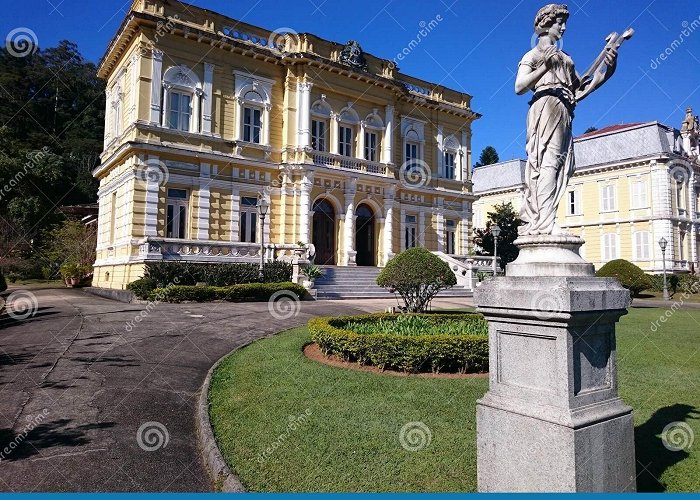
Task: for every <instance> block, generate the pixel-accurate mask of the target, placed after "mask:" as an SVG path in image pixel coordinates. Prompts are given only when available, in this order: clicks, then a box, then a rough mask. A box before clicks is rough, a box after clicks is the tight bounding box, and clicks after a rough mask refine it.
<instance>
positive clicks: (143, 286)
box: [126, 278, 157, 299]
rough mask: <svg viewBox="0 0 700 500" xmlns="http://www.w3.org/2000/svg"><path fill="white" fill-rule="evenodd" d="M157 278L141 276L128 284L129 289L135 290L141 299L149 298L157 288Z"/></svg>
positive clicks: (135, 293)
mask: <svg viewBox="0 0 700 500" xmlns="http://www.w3.org/2000/svg"><path fill="white" fill-rule="evenodd" d="M156 286H157V284H156V280H154V279H152V278H140V279H137V280H136V281H132V282H131V283H129V284H128V285H126V289H127V290H131V291H132V292H134V295H136V296H137V297H138V298H139V299H147V298H148V296H149V295H150V294H151V292H152V291H153V290H155V289H156Z"/></svg>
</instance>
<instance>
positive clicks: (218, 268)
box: [144, 261, 292, 287]
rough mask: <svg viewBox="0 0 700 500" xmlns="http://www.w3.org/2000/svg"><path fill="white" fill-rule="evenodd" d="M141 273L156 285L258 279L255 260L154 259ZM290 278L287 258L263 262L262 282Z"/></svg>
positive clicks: (288, 279)
mask: <svg viewBox="0 0 700 500" xmlns="http://www.w3.org/2000/svg"><path fill="white" fill-rule="evenodd" d="M144 274H145V276H146V277H148V278H151V279H153V280H155V282H156V283H158V285H159V286H161V287H165V286H167V285H168V284H176V285H185V286H186V285H196V284H197V283H206V284H207V285H210V286H230V285H238V284H241V283H259V282H260V271H259V266H258V264H253V263H247V262H237V263H226V264H201V263H194V262H181V261H178V262H157V263H151V264H146V271H145V273H144ZM291 279H292V265H291V264H289V263H288V262H280V261H277V262H267V263H265V264H264V265H263V282H265V283H279V282H282V281H290V280H291Z"/></svg>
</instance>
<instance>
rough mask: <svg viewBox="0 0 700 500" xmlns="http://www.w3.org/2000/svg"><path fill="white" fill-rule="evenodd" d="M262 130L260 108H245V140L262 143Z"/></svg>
mask: <svg viewBox="0 0 700 500" xmlns="http://www.w3.org/2000/svg"><path fill="white" fill-rule="evenodd" d="M261 130H262V122H261V121H260V110H259V109H257V108H248V107H246V108H243V140H244V141H245V142H252V143H255V144H260V131H261Z"/></svg>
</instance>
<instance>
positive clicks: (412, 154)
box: [405, 142, 418, 169]
mask: <svg viewBox="0 0 700 500" xmlns="http://www.w3.org/2000/svg"><path fill="white" fill-rule="evenodd" d="M405 156H406V157H405V161H406V168H407V169H409V168H412V167H413V166H414V165H415V163H416V160H418V144H416V143H415V142H407V143H406V151H405Z"/></svg>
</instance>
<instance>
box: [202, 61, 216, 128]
mask: <svg viewBox="0 0 700 500" xmlns="http://www.w3.org/2000/svg"><path fill="white" fill-rule="evenodd" d="M213 89H214V65H213V64H210V63H206V62H205V63H204V88H203V89H202V90H203V94H202V132H203V133H205V134H211V132H212V127H211V110H212V106H213V104H214V91H213Z"/></svg>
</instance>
